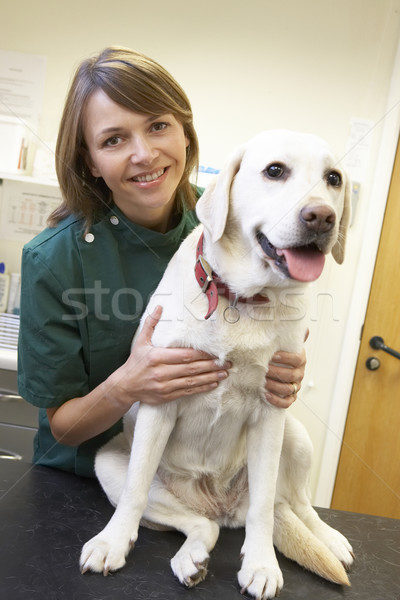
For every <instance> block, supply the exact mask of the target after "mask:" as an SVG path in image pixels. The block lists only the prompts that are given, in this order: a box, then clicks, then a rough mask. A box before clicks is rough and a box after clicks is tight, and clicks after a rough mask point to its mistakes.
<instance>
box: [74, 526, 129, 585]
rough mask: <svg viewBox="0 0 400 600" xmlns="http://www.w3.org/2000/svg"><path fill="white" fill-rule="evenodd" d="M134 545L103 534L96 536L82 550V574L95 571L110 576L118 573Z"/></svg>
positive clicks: (80, 562)
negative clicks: (109, 574) (114, 572)
mask: <svg viewBox="0 0 400 600" xmlns="http://www.w3.org/2000/svg"><path fill="white" fill-rule="evenodd" d="M132 545H133V542H132V543H131V544H130V543H129V542H128V543H125V542H124V541H123V540H121V539H119V540H115V539H112V538H110V537H108V536H105V535H104V533H103V532H102V533H100V534H99V535H96V536H95V537H94V538H92V539H91V540H89V541H88V542H86V544H85V545H84V546H83V548H82V552H81V557H80V561H79V564H80V569H81V573H82V574H83V573H86V572H87V571H93V572H95V573H103V575H108V573H110V572H112V571H118V569H121V567H123V566H124V564H125V562H126V556H127V554H128V552H129V550H130V548H131V547H132Z"/></svg>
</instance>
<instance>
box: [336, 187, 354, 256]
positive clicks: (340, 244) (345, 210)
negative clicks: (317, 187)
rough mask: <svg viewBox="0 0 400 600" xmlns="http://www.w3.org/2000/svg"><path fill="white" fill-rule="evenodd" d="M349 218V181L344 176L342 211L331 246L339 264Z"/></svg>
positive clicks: (342, 254)
mask: <svg viewBox="0 0 400 600" xmlns="http://www.w3.org/2000/svg"><path fill="white" fill-rule="evenodd" d="M350 219H351V182H350V180H349V178H346V184H345V188H344V201H343V213H342V218H341V219H340V224H339V234H338V239H337V242H336V244H335V245H334V246H333V248H332V256H333V258H334V259H335V260H336V262H337V263H338V264H339V265H341V264H342V262H343V261H344V251H345V248H346V238H347V231H348V229H349V225H350Z"/></svg>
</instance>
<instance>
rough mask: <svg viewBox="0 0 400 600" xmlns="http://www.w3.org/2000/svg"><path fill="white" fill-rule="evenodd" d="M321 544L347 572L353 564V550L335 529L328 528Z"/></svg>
mask: <svg viewBox="0 0 400 600" xmlns="http://www.w3.org/2000/svg"><path fill="white" fill-rule="evenodd" d="M323 542H324V543H325V545H326V546H327V547H328V548H329V550H330V551H331V552H333V554H334V555H335V556H336V558H338V559H339V560H340V562H341V563H342V565H343V566H344V568H345V569H346V571H349V570H350V568H351V566H352V564H353V562H354V553H353V548H352V547H351V544H350V542H349V541H348V540H347V539H346V538H345V537H344V535H342V534H341V533H340V532H339V531H337V530H336V529H333V528H332V527H329V530H328V531H327V532H326V533H325V535H324V539H323Z"/></svg>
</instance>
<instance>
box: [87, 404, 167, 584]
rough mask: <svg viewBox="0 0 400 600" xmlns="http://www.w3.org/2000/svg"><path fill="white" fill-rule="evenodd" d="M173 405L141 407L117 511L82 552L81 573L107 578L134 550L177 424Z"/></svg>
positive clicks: (121, 565) (122, 564)
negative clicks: (96, 574)
mask: <svg viewBox="0 0 400 600" xmlns="http://www.w3.org/2000/svg"><path fill="white" fill-rule="evenodd" d="M176 413H177V405H176V402H172V403H170V404H164V405H162V406H157V407H154V406H148V405H145V404H143V405H141V406H140V409H139V411H138V415H137V420H136V426H135V435H134V439H133V444H132V450H131V454H130V460H129V467H128V473H127V477H126V481H125V486H124V489H123V491H122V494H121V498H120V500H119V502H118V504H117V508H116V510H115V512H114V514H113V516H112V518H111V519H110V521H109V523H108V524H107V525H106V527H105V528H104V529H103V531H101V532H100V533H99V534H98V535H96V536H95V537H94V538H92V539H91V540H89V541H88V542H87V543H86V544H85V545H84V547H83V549H82V554H81V558H80V566H81V572H82V573H85V572H86V571H89V570H90V571H95V572H96V573H101V572H103V573H104V575H107V574H108V572H109V571H116V570H117V569H120V568H121V567H123V566H124V564H125V560H126V556H127V554H128V552H129V550H130V548H132V547H133V545H134V543H135V541H136V539H137V535H138V528H139V522H140V519H141V517H142V515H143V512H144V510H145V508H146V504H147V498H148V492H149V489H150V484H151V482H152V480H153V477H154V475H155V473H156V471H157V468H158V465H159V463H160V460H161V456H162V454H163V452H164V449H165V446H166V444H167V441H168V438H169V436H170V434H171V431H172V429H173V427H174V424H175V421H176Z"/></svg>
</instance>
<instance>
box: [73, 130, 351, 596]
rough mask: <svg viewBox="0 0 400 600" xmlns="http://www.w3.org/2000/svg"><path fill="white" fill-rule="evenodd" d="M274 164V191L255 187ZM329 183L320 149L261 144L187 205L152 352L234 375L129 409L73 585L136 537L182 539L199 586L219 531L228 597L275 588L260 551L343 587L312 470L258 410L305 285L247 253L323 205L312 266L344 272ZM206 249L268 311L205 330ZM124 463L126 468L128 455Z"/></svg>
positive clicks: (280, 243)
mask: <svg viewBox="0 0 400 600" xmlns="http://www.w3.org/2000/svg"><path fill="white" fill-rule="evenodd" d="M274 162H279V163H282V164H285V165H286V166H287V168H288V173H289V175H288V176H287V177H286V178H285V180H284V181H281V180H271V179H269V178H267V177H266V176H265V174H263V171H264V169H265V167H266V166H267V165H269V164H271V163H274ZM329 169H335V170H337V171H339V172H341V173H342V171H341V169H340V167H339V166H338V164H337V163H336V160H335V159H334V157H333V156H332V154H331V151H330V150H329V148H328V146H327V145H326V143H325V142H323V141H322V140H321V139H319V138H317V137H315V136H311V135H306V134H298V133H294V132H288V131H269V132H264V133H262V134H260V135H258V136H256V137H255V138H254V139H253V140H250V142H249V143H248V144H247V145H246V146H244V147H242V148H240V149H238V151H236V152H235V153H234V155H233V156H232V157H231V159H230V160H229V161H228V163H227V165H226V167H225V169H223V171H222V172H221V173H220V175H219V176H218V178H217V180H216V181H215V182H214V183H212V184H211V185H210V186H209V187H208V188H207V190H206V191H205V193H204V195H203V196H202V198H201V199H200V200H199V202H198V207H197V211H198V215H199V218H200V220H201V222H202V225H200V226H199V227H198V228H196V229H195V230H194V232H192V233H191V234H190V235H189V237H188V238H187V239H186V240H185V241H184V242H183V244H182V246H181V248H180V249H179V250H178V252H177V253H176V255H175V256H174V257H173V259H172V260H171V262H170V264H169V266H168V268H167V270H166V272H165V275H164V277H163V279H162V281H161V282H160V284H159V286H158V288H157V290H156V292H155V294H154V296H153V297H152V299H151V300H150V303H149V307H148V312H152V310H153V309H154V308H155V306H156V305H157V304H162V305H163V316H162V321H161V322H160V323H159V324H158V325H157V327H156V329H155V332H154V335H153V339H152V342H153V344H154V345H156V346H176V347H182V346H187V347H193V348H199V349H202V350H205V351H207V352H209V353H211V354H213V355H215V356H217V357H218V358H219V359H220V361H221V363H222V362H223V361H224V360H226V359H229V360H230V361H232V363H233V367H232V369H231V370H230V373H229V377H228V378H227V379H226V380H225V381H223V382H222V383H220V385H219V386H218V388H217V389H216V390H214V391H211V392H209V393H207V394H202V395H198V396H196V397H191V398H190V399H185V398H182V399H179V400H177V401H175V402H172V403H169V404H163V405H160V406H149V405H145V404H140V405H139V404H135V405H134V406H133V407H132V408H131V410H130V411H129V412H128V413H127V415H126V417H125V427H124V434H120V436H118V437H117V438H114V439H113V440H112V441H111V442H110V443H109V444H108V445H106V446H105V447H104V448H103V449H102V450H101V451H100V452H99V453H98V456H97V459H96V473H97V476H98V478H99V480H100V482H101V484H102V485H103V487H104V489H105V491H106V493H107V495H108V497H109V499H110V501H111V502H112V503H113V504H114V505H116V511H115V513H114V515H113V517H112V518H111V520H110V522H109V523H108V525H107V526H106V527H105V529H104V530H103V531H102V532H100V533H99V534H98V535H97V536H96V537H94V538H93V539H92V540H90V541H89V542H87V543H86V544H85V546H84V548H83V550H82V555H81V569H82V571H86V570H92V571H96V572H104V573H107V572H108V571H115V570H116V569H119V568H120V567H122V566H123V565H124V564H125V557H126V555H127V553H128V551H129V549H130V547H131V546H132V545H133V544H134V542H135V540H136V539H137V535H138V527H139V523H140V521H141V519H142V517H143V519H144V522H145V523H146V524H148V523H149V522H151V523H154V524H160V525H162V526H167V527H173V528H176V529H178V530H180V531H182V532H183V533H185V535H186V536H187V537H186V541H185V543H184V544H183V546H182V547H181V549H180V550H179V552H178V553H177V554H176V556H175V557H174V558H173V559H172V561H171V566H172V569H173V572H174V573H175V575H176V576H177V577H178V579H179V580H180V581H181V582H182V583H184V584H185V585H188V586H192V585H195V584H196V583H198V582H199V581H201V580H202V579H203V578H204V577H205V575H206V572H207V566H206V565H207V561H208V559H209V553H210V552H211V550H212V549H213V547H214V545H215V543H216V541H217V538H218V533H219V527H220V526H227V527H240V526H243V525H245V528H246V530H245V540H244V544H243V548H242V566H241V569H240V571H239V573H238V580H239V584H240V586H241V588H242V589H243V590H245V591H247V592H248V593H249V594H251V595H253V596H254V597H256V598H258V599H262V600H266V599H267V598H272V597H274V596H275V595H276V594H277V593H279V590H280V588H281V587H282V585H283V578H282V573H281V571H280V568H279V565H278V562H277V560H276V556H275V552H274V548H273V542H275V543H276V545H277V546H278V548H279V549H280V550H281V551H282V552H284V553H285V554H286V555H287V556H289V557H290V558H293V559H294V560H297V561H298V562H299V563H300V564H302V565H304V566H305V567H307V568H309V569H311V570H313V571H314V572H316V573H319V574H320V575H322V576H323V577H326V578H328V579H331V580H332V581H336V582H340V583H345V584H348V580H347V576H346V574H345V571H344V569H343V566H342V563H343V565H345V567H346V568H347V567H349V566H350V565H351V563H352V560H353V558H352V550H351V546H350V545H349V543H348V542H347V540H346V539H345V538H344V537H343V536H342V535H341V534H340V533H338V532H336V531H335V530H333V529H332V528H330V527H328V526H327V525H326V524H324V523H323V522H322V521H321V520H320V519H319V517H318V515H317V513H316V512H315V511H314V510H313V508H312V507H311V504H310V501H309V497H308V494H307V484H308V477H309V471H310V464H311V453H312V449H311V443H310V441H309V438H308V435H307V433H306V431H305V429H304V428H303V426H302V425H300V423H298V422H297V421H296V420H295V419H294V418H293V417H292V416H291V415H290V414H289V413H288V411H286V410H283V409H278V408H276V407H274V406H272V405H270V404H268V403H267V402H266V401H265V389H264V386H265V375H266V369H267V365H268V364H269V361H270V359H271V357H272V355H273V354H274V352H275V351H277V350H286V351H294V352H297V351H299V350H300V349H301V348H302V345H303V342H304V335H305V330H306V323H305V322H304V318H303V317H304V315H305V313H306V306H307V298H306V290H307V284H304V283H299V282H298V281H294V280H292V279H290V278H288V277H287V276H286V275H285V274H283V273H282V272H281V270H279V269H278V268H277V267H276V265H275V264H274V262H273V261H271V260H269V259H267V258H266V256H265V255H264V253H263V252H262V250H261V247H260V246H259V244H258V243H257V241H256V239H255V232H256V231H257V230H261V231H262V232H263V233H264V234H265V235H267V237H268V238H269V240H270V241H271V243H273V244H274V245H275V246H277V247H279V248H285V247H289V246H300V245H302V244H303V243H305V242H304V240H305V238H306V235H307V234H306V232H305V228H304V224H302V223H301V221H300V219H299V213H300V210H301V209H302V208H303V207H304V206H307V205H310V204H313V205H315V204H318V205H325V206H326V205H327V206H329V207H331V209H332V211H334V213H335V215H336V217H337V219H336V224H335V226H334V228H333V229H332V230H331V231H330V232H328V233H326V234H324V235H321V236H319V238H318V243H319V244H320V245H321V246H322V247H323V250H324V252H325V253H328V252H330V251H332V253H333V255H334V257H335V259H336V260H337V261H338V262H342V260H343V252H344V242H345V237H346V230H347V226H348V220H349V208H348V206H349V193H348V189H349V185H348V182H346V178H345V175H344V174H343V180H344V182H343V185H342V186H340V187H333V186H330V185H327V183H326V173H327V171H328V170H329ZM203 230H204V236H205V242H204V243H205V246H204V248H205V250H204V254H205V258H206V259H207V261H208V262H209V263H210V264H211V266H212V268H213V269H214V270H215V271H216V272H217V273H218V274H219V276H220V277H221V278H222V279H223V280H224V281H225V282H226V283H227V284H228V285H229V286H230V288H231V289H232V290H233V291H234V292H236V293H240V295H241V296H247V297H249V296H252V295H254V294H259V293H261V294H263V295H266V296H268V297H269V298H270V303H269V304H267V305H262V306H250V305H248V304H238V308H239V311H240V318H239V320H238V321H237V322H236V323H229V322H227V320H226V319H225V317H224V310H225V308H226V307H227V306H228V301H227V300H226V299H225V298H220V299H219V304H218V308H217V311H216V312H215V313H214V315H213V316H212V317H211V318H210V319H209V320H207V321H205V320H204V316H205V314H206V312H207V306H208V303H207V299H206V297H205V295H204V294H203V293H202V292H201V291H200V288H199V285H198V283H197V282H196V280H195V278H194V274H193V270H194V265H195V252H196V244H197V241H198V239H199V236H200V233H201V231H203ZM130 444H132V449H131V453H130V458H129V445H130Z"/></svg>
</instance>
